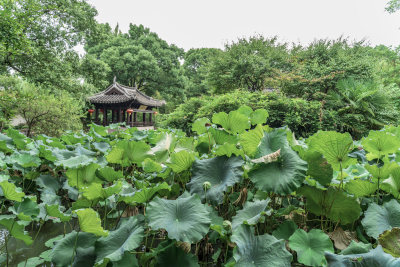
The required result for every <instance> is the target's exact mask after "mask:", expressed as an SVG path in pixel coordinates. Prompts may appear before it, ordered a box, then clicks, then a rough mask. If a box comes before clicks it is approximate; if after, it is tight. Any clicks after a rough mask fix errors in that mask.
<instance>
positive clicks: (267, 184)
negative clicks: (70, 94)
mask: <svg viewBox="0 0 400 267" xmlns="http://www.w3.org/2000/svg"><path fill="white" fill-rule="evenodd" d="M267 123H268V113H267V112H266V111H265V110H263V109H259V110H255V111H253V110H252V109H251V108H249V107H246V106H243V107H241V108H240V109H238V110H237V111H232V112H230V113H229V114H226V113H224V112H221V113H216V114H214V116H213V117H212V119H211V120H210V119H208V118H201V119H198V120H197V121H195V122H194V123H193V128H192V130H193V135H192V136H187V135H186V134H185V133H183V132H182V131H180V130H176V129H158V130H146V131H138V130H137V129H136V128H126V129H125V128H119V127H118V125H113V126H111V127H113V128H115V129H116V131H113V132H111V133H110V131H109V129H108V128H106V127H102V126H98V125H91V127H90V130H89V131H88V132H86V133H83V132H82V133H65V134H64V135H63V136H61V137H60V138H53V137H48V136H43V135H41V136H36V137H35V138H33V139H30V138H27V137H25V136H24V135H22V134H20V133H19V132H18V131H16V130H13V129H8V130H7V131H5V132H4V133H1V134H0V151H1V152H0V205H1V206H0V207H1V215H0V226H1V229H2V230H0V249H1V250H0V263H1V265H2V266H82V267H87V266H185V267H186V266H246V267H249V266H327V265H329V266H366V267H367V266H400V259H399V258H398V257H399V256H400V243H399V240H400V228H398V227H400V204H399V202H398V199H399V197H400V165H399V162H400V152H399V148H400V128H399V127H386V128H385V129H384V130H381V131H371V132H370V133H369V135H368V136H367V137H365V138H363V139H362V140H360V141H353V139H352V137H351V136H350V135H349V134H347V133H337V132H331V131H320V132H318V133H316V134H314V135H313V136H311V137H310V138H308V139H306V140H303V139H300V140H296V138H295V136H294V134H293V133H292V132H291V131H290V130H289V129H285V128H282V129H272V128H270V127H269V126H268V125H267Z"/></svg>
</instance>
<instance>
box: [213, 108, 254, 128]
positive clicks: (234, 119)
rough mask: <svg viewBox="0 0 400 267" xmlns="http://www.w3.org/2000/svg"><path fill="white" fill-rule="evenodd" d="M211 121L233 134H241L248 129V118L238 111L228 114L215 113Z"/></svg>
mask: <svg viewBox="0 0 400 267" xmlns="http://www.w3.org/2000/svg"><path fill="white" fill-rule="evenodd" d="M212 121H213V123H215V124H219V125H221V126H222V128H224V130H225V131H227V132H229V133H233V134H237V133H242V132H244V131H245V130H247V129H249V128H250V121H249V118H248V117H247V116H245V115H243V114H242V113H240V112H238V111H231V112H229V114H226V113H225V112H219V113H215V114H214V115H213V117H212Z"/></svg>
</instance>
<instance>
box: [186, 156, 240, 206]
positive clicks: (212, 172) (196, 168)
mask: <svg viewBox="0 0 400 267" xmlns="http://www.w3.org/2000/svg"><path fill="white" fill-rule="evenodd" d="M243 163H244V161H243V160H242V159H241V158H240V157H230V158H228V157H225V156H223V157H215V158H211V159H202V160H196V161H195V162H194V164H193V168H192V179H191V181H190V182H189V183H188V184H187V186H188V187H189V188H190V193H192V194H193V193H196V194H198V195H199V196H201V198H202V199H205V198H207V201H211V202H213V203H222V201H223V196H224V192H225V191H226V190H227V189H228V187H229V186H232V185H234V184H235V183H237V182H239V181H240V180H241V178H242V176H243V168H242V165H243ZM205 182H209V183H210V184H211V187H210V189H208V190H207V191H205V190H204V187H203V184H204V183H205Z"/></svg>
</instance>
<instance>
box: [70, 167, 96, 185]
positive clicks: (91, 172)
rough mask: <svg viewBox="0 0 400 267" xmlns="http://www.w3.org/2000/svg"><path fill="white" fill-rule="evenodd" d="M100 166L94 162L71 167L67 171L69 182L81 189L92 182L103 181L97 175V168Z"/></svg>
mask: <svg viewBox="0 0 400 267" xmlns="http://www.w3.org/2000/svg"><path fill="white" fill-rule="evenodd" d="M99 167H100V166H99V165H97V164H95V163H92V164H90V165H86V166H82V167H79V168H74V169H69V170H68V171H67V172H66V175H67V178H68V184H69V185H70V186H74V187H76V188H78V189H81V188H83V187H86V186H89V185H90V184H92V183H101V180H100V179H99V178H98V177H97V176H96V170H97V169H98V168H99Z"/></svg>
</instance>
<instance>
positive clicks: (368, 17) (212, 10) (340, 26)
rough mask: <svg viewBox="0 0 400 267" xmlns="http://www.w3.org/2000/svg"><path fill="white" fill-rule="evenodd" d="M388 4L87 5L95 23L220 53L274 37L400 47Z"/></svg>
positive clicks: (118, 1)
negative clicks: (133, 28)
mask: <svg viewBox="0 0 400 267" xmlns="http://www.w3.org/2000/svg"><path fill="white" fill-rule="evenodd" d="M387 2H388V0H196V1H194V0H140V1H139V0H89V3H91V4H92V5H94V6H95V7H96V8H97V10H98V12H99V15H98V17H97V20H98V21H99V22H103V23H104V22H108V23H110V25H111V26H112V27H114V26H115V25H116V24H117V23H119V26H120V29H121V30H122V31H123V32H126V31H127V30H128V28H129V26H128V25H129V23H134V24H143V25H144V26H145V27H148V28H150V30H151V31H153V32H156V33H157V34H158V35H159V36H160V37H161V38H162V39H164V40H166V41H167V42H168V43H173V44H176V45H177V46H178V47H182V48H184V49H185V50H188V49H190V48H199V47H217V48H223V46H224V44H225V43H226V42H230V41H232V40H236V39H237V38H238V37H248V36H251V35H254V34H263V35H264V36H266V37H272V36H274V35H277V36H278V37H279V39H280V40H281V41H285V42H300V43H302V44H307V43H309V42H311V41H313V40H314V39H319V38H330V39H336V38H338V37H340V36H341V35H343V36H345V37H349V38H350V39H351V40H361V39H366V40H368V41H369V43H371V44H372V45H378V44H385V45H392V46H398V45H400V30H399V27H400V12H398V13H395V14H389V13H387V12H386V11H385V6H386V3H387Z"/></svg>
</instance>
